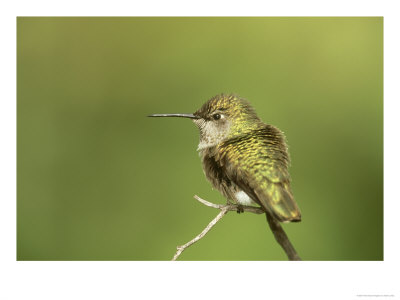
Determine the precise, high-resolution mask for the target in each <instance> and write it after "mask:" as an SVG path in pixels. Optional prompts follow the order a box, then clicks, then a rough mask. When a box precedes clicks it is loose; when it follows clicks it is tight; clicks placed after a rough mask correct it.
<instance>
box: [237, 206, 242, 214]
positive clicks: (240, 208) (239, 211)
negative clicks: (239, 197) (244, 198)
mask: <svg viewBox="0 0 400 300" xmlns="http://www.w3.org/2000/svg"><path fill="white" fill-rule="evenodd" d="M236 212H237V213H238V214H240V213H244V208H243V206H242V205H240V204H238V205H237V210H236Z"/></svg>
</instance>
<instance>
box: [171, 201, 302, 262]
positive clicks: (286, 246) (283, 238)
mask: <svg viewBox="0 0 400 300" xmlns="http://www.w3.org/2000/svg"><path fill="white" fill-rule="evenodd" d="M194 198H195V199H196V200H197V201H199V202H200V203H202V204H204V205H206V206H208V207H213V208H217V209H219V210H220V213H219V214H218V215H217V216H216V217H215V218H214V219H213V220H212V221H211V222H210V223H209V224H208V225H207V227H206V228H204V230H203V231H202V232H201V233H200V234H198V235H197V236H196V237H195V238H194V239H192V240H191V241H189V242H187V243H186V244H184V245H182V246H178V247H177V248H176V249H177V251H176V253H175V255H174V257H173V258H172V260H176V259H177V258H178V257H179V256H180V255H181V254H182V252H183V251H184V250H185V249H186V248H188V247H189V246H191V245H193V244H194V243H196V242H198V241H199V240H200V239H201V238H203V237H204V236H205V235H206V234H207V233H208V232H209V231H210V229H211V228H213V227H214V225H215V224H217V222H218V221H219V220H221V219H222V218H223V217H224V216H225V215H226V214H227V213H228V212H229V211H238V209H240V211H242V212H245V211H247V212H251V213H254V214H264V213H265V211H264V210H263V209H262V208H261V207H254V206H244V205H240V206H239V205H236V204H226V205H222V204H214V203H211V202H208V201H206V200H204V199H202V198H200V197H199V196H197V195H195V196H194ZM267 221H268V224H269V227H270V228H271V230H272V232H273V234H274V236H275V239H276V241H277V242H278V243H279V245H281V247H282V248H283V250H284V251H285V252H286V254H287V256H288V258H289V260H301V259H300V257H299V256H298V255H297V253H296V250H295V249H294V247H293V246H292V244H291V243H290V241H289V238H288V237H287V235H286V233H285V231H284V230H283V228H282V226H281V225H280V224H279V222H278V221H276V220H275V219H274V218H273V217H272V216H270V215H269V214H268V213H267Z"/></svg>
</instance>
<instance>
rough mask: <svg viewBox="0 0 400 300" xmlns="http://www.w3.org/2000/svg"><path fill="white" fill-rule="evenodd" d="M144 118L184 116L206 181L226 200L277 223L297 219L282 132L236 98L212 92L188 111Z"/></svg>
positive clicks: (247, 104) (247, 103) (297, 209)
mask: <svg viewBox="0 0 400 300" xmlns="http://www.w3.org/2000/svg"><path fill="white" fill-rule="evenodd" d="M150 117H183V118H190V119H192V120H193V122H194V123H195V124H196V125H197V127H198V128H199V130H200V142H199V146H198V149H197V150H198V151H199V153H200V157H201V160H202V164H203V170H204V173H205V175H206V177H207V179H208V180H209V181H210V182H211V184H212V185H213V186H214V188H216V189H217V190H219V191H220V192H221V193H222V194H223V195H224V197H225V198H227V200H228V202H231V203H235V204H238V205H239V207H240V206H241V205H257V204H258V205H259V206H261V207H262V208H263V209H264V211H265V212H266V214H267V216H268V215H269V216H272V217H273V218H274V219H275V220H277V221H280V222H298V221H300V220H301V214H300V210H299V208H298V206H297V204H296V202H295V200H294V198H293V195H292V191H291V188H290V175H289V172H288V166H289V162H290V159H289V154H288V150H287V146H286V142H285V137H284V135H283V133H282V132H281V131H280V130H279V129H278V128H276V127H274V126H272V125H268V124H265V123H263V122H262V121H261V120H260V118H259V117H258V116H257V114H256V112H255V110H254V109H253V108H252V107H251V105H250V103H249V102H248V101H247V100H245V99H243V98H240V97H239V96H236V95H233V94H230V95H225V94H221V95H217V96H215V97H213V98H211V99H210V100H208V101H207V102H206V103H205V104H204V105H203V106H202V107H201V108H200V109H199V110H198V111H196V112H195V113H193V114H154V115H150Z"/></svg>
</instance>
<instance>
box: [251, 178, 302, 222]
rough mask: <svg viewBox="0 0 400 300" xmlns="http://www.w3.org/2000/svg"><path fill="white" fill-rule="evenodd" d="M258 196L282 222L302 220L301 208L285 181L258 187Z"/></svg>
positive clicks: (268, 209)
mask: <svg viewBox="0 0 400 300" xmlns="http://www.w3.org/2000/svg"><path fill="white" fill-rule="evenodd" d="M255 192H256V195H257V198H258V199H259V200H260V202H261V205H262V206H263V207H264V209H265V210H266V211H267V212H269V213H270V214H271V215H272V216H273V217H274V218H275V219H276V220H278V221H280V222H284V223H287V222H300V221H301V213H300V209H299V207H298V206H297V204H296V201H295V200H294V198H293V196H292V193H291V192H290V187H289V185H288V184H285V183H269V184H268V185H267V186H266V188H264V189H256V191H255Z"/></svg>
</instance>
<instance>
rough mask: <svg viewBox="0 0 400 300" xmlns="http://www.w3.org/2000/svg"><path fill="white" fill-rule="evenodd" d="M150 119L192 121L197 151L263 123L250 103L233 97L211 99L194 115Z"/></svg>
mask: <svg viewBox="0 0 400 300" xmlns="http://www.w3.org/2000/svg"><path fill="white" fill-rule="evenodd" d="M149 117H181V118H190V119H192V120H193V122H194V123H195V124H196V125H197V127H198V128H199V130H200V143H199V148H198V150H201V149H204V148H208V147H212V146H215V145H217V144H219V143H221V142H223V141H225V140H228V139H230V138H234V137H236V136H240V135H242V134H245V133H246V132H250V131H251V130H254V129H258V128H259V127H260V126H262V124H263V123H262V122H261V120H260V119H259V118H258V117H257V114H256V112H255V111H254V109H253V108H252V107H251V105H250V103H249V102H248V101H247V100H245V99H243V98H240V97H239V96H236V95H234V94H230V95H225V94H221V95H217V96H215V97H212V98H211V99H210V100H208V101H207V102H206V103H204V105H203V106H202V107H201V108H200V109H199V110H197V111H196V112H195V113H193V114H154V115H150V116H149Z"/></svg>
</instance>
